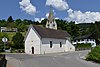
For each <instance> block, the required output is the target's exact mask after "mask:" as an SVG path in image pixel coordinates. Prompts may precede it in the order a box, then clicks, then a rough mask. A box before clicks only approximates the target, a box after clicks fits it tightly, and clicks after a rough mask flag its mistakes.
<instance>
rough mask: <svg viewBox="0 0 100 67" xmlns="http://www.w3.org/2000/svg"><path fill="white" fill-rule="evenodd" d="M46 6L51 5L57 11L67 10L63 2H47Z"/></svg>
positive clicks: (61, 0) (57, 0)
mask: <svg viewBox="0 0 100 67" xmlns="http://www.w3.org/2000/svg"><path fill="white" fill-rule="evenodd" d="M46 5H48V6H50V5H51V6H53V7H54V8H56V9H58V10H67V9H68V8H69V6H68V4H67V2H66V1H65V0H47V1H46Z"/></svg>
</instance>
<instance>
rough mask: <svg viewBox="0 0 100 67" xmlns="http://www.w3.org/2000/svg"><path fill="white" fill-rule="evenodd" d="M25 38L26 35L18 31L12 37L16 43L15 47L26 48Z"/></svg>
mask: <svg viewBox="0 0 100 67" xmlns="http://www.w3.org/2000/svg"><path fill="white" fill-rule="evenodd" d="M23 40H24V36H23V35H22V34H21V33H20V32H17V33H16V34H15V36H13V38H12V41H13V43H14V46H13V47H14V48H16V49H23V48H24V45H23Z"/></svg>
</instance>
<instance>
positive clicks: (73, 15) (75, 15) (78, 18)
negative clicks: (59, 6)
mask: <svg viewBox="0 0 100 67" xmlns="http://www.w3.org/2000/svg"><path fill="white" fill-rule="evenodd" d="M67 12H68V17H67V18H66V20H67V21H75V23H76V24H79V23H94V22H95V21H100V12H91V11H87V12H84V13H83V12H81V11H80V10H79V11H73V10H72V9H69V10H68V11H67Z"/></svg>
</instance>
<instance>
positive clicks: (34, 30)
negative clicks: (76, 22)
mask: <svg viewBox="0 0 100 67" xmlns="http://www.w3.org/2000/svg"><path fill="white" fill-rule="evenodd" d="M45 27H46V28H44V27H41V26H37V25H30V27H29V29H28V32H27V34H26V37H25V53H27V54H46V53H57V52H67V51H75V47H74V46H73V45H72V44H71V42H70V35H69V34H68V33H67V32H66V31H62V30H57V23H56V21H55V18H54V15H53V11H52V10H50V12H49V16H48V18H47V23H46V26H45Z"/></svg>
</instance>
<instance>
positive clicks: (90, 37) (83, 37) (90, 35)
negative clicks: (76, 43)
mask: <svg viewBox="0 0 100 67" xmlns="http://www.w3.org/2000/svg"><path fill="white" fill-rule="evenodd" d="M87 38H89V39H94V36H93V34H88V35H84V36H80V37H76V38H74V40H80V39H87Z"/></svg>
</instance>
